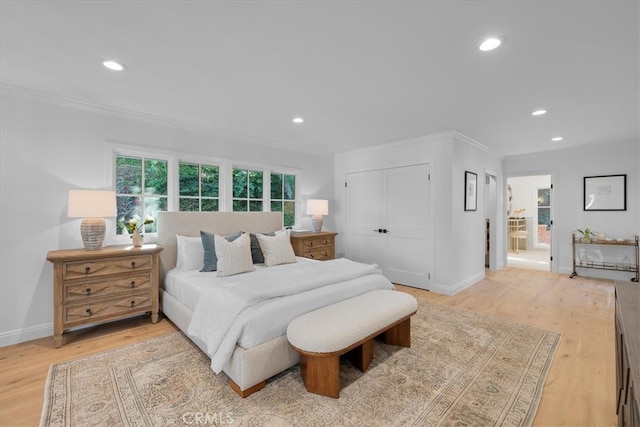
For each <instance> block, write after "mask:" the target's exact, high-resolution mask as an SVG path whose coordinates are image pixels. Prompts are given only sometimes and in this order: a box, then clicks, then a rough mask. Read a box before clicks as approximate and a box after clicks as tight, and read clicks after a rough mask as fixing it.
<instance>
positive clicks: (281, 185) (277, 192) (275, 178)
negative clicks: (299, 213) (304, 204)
mask: <svg viewBox="0 0 640 427" xmlns="http://www.w3.org/2000/svg"><path fill="white" fill-rule="evenodd" d="M295 199H296V177H295V175H285V174H281V173H272V174H271V211H272V212H282V222H283V224H282V225H283V226H285V227H293V226H294V225H295V223H296V201H295Z"/></svg>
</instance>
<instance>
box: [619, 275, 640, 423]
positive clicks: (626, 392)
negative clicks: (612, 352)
mask: <svg viewBox="0 0 640 427" xmlns="http://www.w3.org/2000/svg"><path fill="white" fill-rule="evenodd" d="M615 287H616V300H615V303H616V316H615V322H616V413H617V414H618V425H619V426H621V427H622V426H635V427H640V390H639V388H640V309H639V308H638V302H639V301H640V287H639V285H638V284H637V283H634V282H623V281H616V282H615Z"/></svg>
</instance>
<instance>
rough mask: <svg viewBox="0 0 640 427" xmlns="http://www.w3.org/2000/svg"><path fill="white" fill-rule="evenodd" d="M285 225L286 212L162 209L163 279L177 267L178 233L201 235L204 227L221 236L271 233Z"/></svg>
mask: <svg viewBox="0 0 640 427" xmlns="http://www.w3.org/2000/svg"><path fill="white" fill-rule="evenodd" d="M281 228H282V212H158V245H160V246H163V247H164V250H163V251H162V252H160V281H162V280H163V279H164V274H165V272H167V271H169V270H171V269H172V268H174V267H175V266H176V255H177V249H176V234H180V235H182V236H194V237H199V236H200V230H202V231H208V232H209V233H215V234H220V235H227V234H230V233H233V232H234V231H246V232H249V233H267V232H269V231H276V230H280V229H281Z"/></svg>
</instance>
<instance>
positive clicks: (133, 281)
mask: <svg viewBox="0 0 640 427" xmlns="http://www.w3.org/2000/svg"><path fill="white" fill-rule="evenodd" d="M150 288H151V276H150V274H149V273H147V274H144V273H143V274H138V275H134V276H128V277H118V278H112V279H106V280H101V281H87V282H83V283H77V282H76V283H74V284H72V285H69V284H67V285H65V292H64V300H65V301H75V300H80V299H85V300H86V299H89V298H96V297H101V296H105V295H111V294H116V293H118V292H123V291H125V292H127V291H136V290H142V289H150Z"/></svg>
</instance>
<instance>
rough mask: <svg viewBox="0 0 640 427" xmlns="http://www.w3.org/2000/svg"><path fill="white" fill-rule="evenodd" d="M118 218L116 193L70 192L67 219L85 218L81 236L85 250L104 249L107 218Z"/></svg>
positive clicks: (101, 191)
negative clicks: (105, 219)
mask: <svg viewBox="0 0 640 427" xmlns="http://www.w3.org/2000/svg"><path fill="white" fill-rule="evenodd" d="M115 216H117V209H116V193H115V191H104V190H69V205H68V208H67V217H69V218H84V219H83V220H82V223H81V224H80V234H81V235H82V242H83V243H84V248H85V250H88V251H95V250H97V249H100V248H102V245H103V244H104V234H105V232H106V231H107V225H106V224H105V222H104V218H106V217H115Z"/></svg>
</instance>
